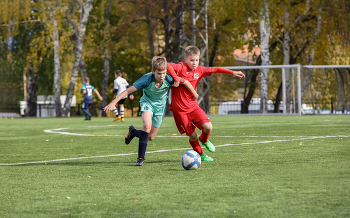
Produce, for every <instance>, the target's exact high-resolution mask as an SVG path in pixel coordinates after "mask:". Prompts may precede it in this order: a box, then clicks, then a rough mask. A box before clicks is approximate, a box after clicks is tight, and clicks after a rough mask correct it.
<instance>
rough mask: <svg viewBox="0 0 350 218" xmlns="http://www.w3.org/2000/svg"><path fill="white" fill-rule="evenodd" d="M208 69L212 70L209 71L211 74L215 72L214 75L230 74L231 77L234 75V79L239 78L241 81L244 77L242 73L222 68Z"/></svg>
mask: <svg viewBox="0 0 350 218" xmlns="http://www.w3.org/2000/svg"><path fill="white" fill-rule="evenodd" d="M209 68H212V69H211V70H210V71H212V72H213V73H214V72H215V73H226V74H231V75H234V76H235V77H239V78H240V79H242V77H245V75H244V74H243V73H242V71H232V70H228V69H226V68H222V67H209Z"/></svg>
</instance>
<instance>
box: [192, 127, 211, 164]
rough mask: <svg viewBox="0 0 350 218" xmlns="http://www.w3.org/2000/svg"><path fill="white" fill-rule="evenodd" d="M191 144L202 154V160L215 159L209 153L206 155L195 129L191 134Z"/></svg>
mask: <svg viewBox="0 0 350 218" xmlns="http://www.w3.org/2000/svg"><path fill="white" fill-rule="evenodd" d="M189 142H190V145H191V146H192V148H193V150H195V151H196V152H197V153H198V154H199V155H200V156H201V160H202V161H213V158H211V157H209V156H208V155H206V154H205V153H204V152H203V150H202V148H201V146H200V145H199V142H198V139H197V132H196V131H194V132H193V133H192V134H191V135H190V140H189Z"/></svg>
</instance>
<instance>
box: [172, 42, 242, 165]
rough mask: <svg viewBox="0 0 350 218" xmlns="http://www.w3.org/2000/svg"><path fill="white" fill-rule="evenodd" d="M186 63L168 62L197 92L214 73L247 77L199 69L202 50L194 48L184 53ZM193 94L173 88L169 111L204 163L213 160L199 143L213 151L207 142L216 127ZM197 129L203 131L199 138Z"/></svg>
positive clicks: (218, 69) (210, 144) (238, 72)
mask: <svg viewBox="0 0 350 218" xmlns="http://www.w3.org/2000/svg"><path fill="white" fill-rule="evenodd" d="M185 55H186V56H185V63H183V62H180V63H178V64H174V63H168V72H169V71H172V70H174V71H175V73H176V74H177V76H179V77H181V78H183V79H186V80H188V81H189V82H190V83H191V85H192V86H193V88H194V89H196V88H197V85H198V83H199V81H200V80H201V79H202V78H203V77H206V76H211V74H212V73H227V74H231V75H233V76H236V77H239V78H242V77H245V76H244V74H243V73H242V72H241V71H231V70H228V69H225V68H222V67H202V66H199V55H200V51H199V49H198V48H197V47H195V46H189V47H187V48H186V50H185ZM192 96H193V95H192V94H191V93H190V92H189V91H188V90H187V89H186V88H184V87H183V86H179V87H174V86H172V87H171V98H172V103H171V106H170V108H169V109H170V110H171V111H172V112H173V115H174V120H175V123H176V126H177V129H178V130H179V132H180V134H184V133H186V135H187V136H189V137H190V139H189V142H190V144H191V146H192V148H193V150H195V151H196V152H198V154H199V155H200V156H201V160H202V161H213V159H212V158H211V157H209V156H207V155H206V154H205V153H204V152H203V151H202V148H201V146H200V145H199V142H198V140H199V141H200V142H201V144H202V145H204V146H205V147H206V148H207V149H208V151H210V152H214V151H215V146H214V145H213V144H212V143H211V142H210V141H209V140H208V139H209V136H210V133H211V131H212V129H213V126H212V124H211V122H210V119H209V117H208V116H207V115H206V114H205V113H204V111H203V110H202V109H201V108H200V107H199V106H198V102H197V101H194V100H193V99H192ZM196 127H197V128H198V129H200V130H202V134H201V135H200V136H198V138H197V133H196V131H195V129H196Z"/></svg>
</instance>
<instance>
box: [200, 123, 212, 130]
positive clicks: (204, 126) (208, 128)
mask: <svg viewBox="0 0 350 218" xmlns="http://www.w3.org/2000/svg"><path fill="white" fill-rule="evenodd" d="M202 127H203V131H204V132H205V133H210V132H211V131H212V130H213V125H212V124H211V123H210V122H209V123H204V124H203V125H202Z"/></svg>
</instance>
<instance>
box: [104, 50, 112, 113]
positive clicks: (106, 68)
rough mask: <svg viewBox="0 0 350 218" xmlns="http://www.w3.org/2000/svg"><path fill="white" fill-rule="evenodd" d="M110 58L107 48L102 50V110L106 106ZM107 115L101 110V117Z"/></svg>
mask: <svg viewBox="0 0 350 218" xmlns="http://www.w3.org/2000/svg"><path fill="white" fill-rule="evenodd" d="M110 59H111V58H110V57H109V54H108V48H107V47H106V46H105V48H104V68H103V75H102V108H104V107H106V106H107V90H108V76H109V61H110ZM106 116H107V114H106V112H105V111H104V110H102V117H106Z"/></svg>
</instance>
